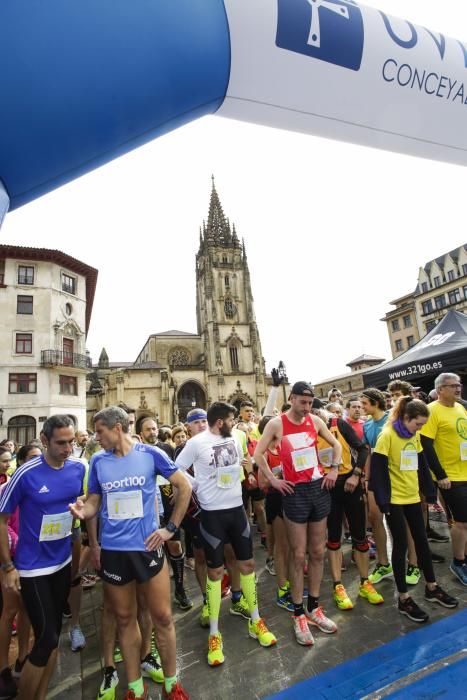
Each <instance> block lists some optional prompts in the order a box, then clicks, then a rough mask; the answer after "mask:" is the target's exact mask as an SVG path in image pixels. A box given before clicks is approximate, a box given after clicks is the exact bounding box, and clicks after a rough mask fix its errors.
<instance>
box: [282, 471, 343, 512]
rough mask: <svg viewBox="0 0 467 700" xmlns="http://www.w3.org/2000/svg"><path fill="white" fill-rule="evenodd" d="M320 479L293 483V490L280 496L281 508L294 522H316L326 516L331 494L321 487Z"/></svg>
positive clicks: (329, 507) (328, 510)
mask: <svg viewBox="0 0 467 700" xmlns="http://www.w3.org/2000/svg"><path fill="white" fill-rule="evenodd" d="M322 483H323V480H322V479H318V480H316V481H308V482H306V483H305V484H295V487H294V492H293V493H288V494H286V495H285V496H283V497H282V509H283V511H284V515H285V516H286V518H287V519H288V520H291V521H292V522H294V523H317V522H319V521H320V520H323V518H327V517H328V515H329V512H330V510H331V496H330V493H329V491H328V490H327V489H323V488H321V486H322Z"/></svg>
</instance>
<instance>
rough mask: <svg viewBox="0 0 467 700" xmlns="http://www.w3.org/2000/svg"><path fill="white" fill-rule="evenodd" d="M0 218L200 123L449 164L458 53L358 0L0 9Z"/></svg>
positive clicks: (454, 156) (93, 1)
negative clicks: (251, 126) (234, 123)
mask: <svg viewBox="0 0 467 700" xmlns="http://www.w3.org/2000/svg"><path fill="white" fill-rule="evenodd" d="M0 27H1V30H0V37H1V41H0V65H1V66H2V73H1V109H0V182H1V183H3V192H2V197H0V201H1V204H0V210H2V211H3V212H5V211H6V210H7V208H8V207H9V208H10V209H14V208H16V207H19V206H21V205H23V204H26V203H27V202H29V201H31V200H32V199H34V198H36V197H39V196H41V195H42V194H44V193H46V192H48V191H50V190H52V189H53V188H55V187H58V186H60V185H61V184H63V183H65V182H68V181H70V180H72V179H73V178H75V177H77V176H79V175H82V174H83V173H86V172H87V171H89V170H91V169H93V168H96V167H98V166H100V165H102V164H103V163H105V162H107V161H109V160H110V159H112V158H116V157H118V156H119V155H121V154H123V153H125V152H127V151H129V150H131V149H133V148H135V147H137V146H139V145H141V144H143V143H145V142H147V141H149V140H151V139H154V138H156V137H157V136H159V135H161V134H163V133H165V132H167V131H168V130H171V129H175V128H177V127H179V126H182V125H183V124H185V123H187V122H189V121H191V120H193V119H196V118H198V117H201V116H203V115H206V114H213V113H215V112H217V113H218V114H220V115H223V116H226V117H231V118H235V119H243V120H248V121H253V122H256V123H258V124H265V125H271V126H276V127H280V128H285V129H292V130H297V131H302V132H308V133H312V134H318V135H321V136H326V137H329V138H335V139H342V140H348V141H352V142H355V143H359V144H365V145H369V146H375V147H379V148H386V149H392V150H396V151H400V152H405V153H410V154H413V155H418V156H423V157H427V158H434V159H440V160H445V161H449V162H453V163H458V164H465V163H466V161H467V133H466V132H467V130H466V127H465V118H464V115H465V113H466V108H467V88H466V83H465V82H464V81H465V79H466V74H467V70H466V66H467V47H466V45H464V44H463V43H462V42H459V41H456V40H453V39H449V38H447V37H445V36H443V35H442V34H438V33H436V32H433V31H431V30H428V29H425V28H423V27H418V26H416V25H413V24H412V23H410V22H406V21H404V20H399V19H397V18H394V17H389V16H387V15H386V14H385V13H383V12H379V11H378V10H376V9H374V8H368V7H365V6H363V5H359V4H357V3H356V2H353V0H66V1H64V0H47V1H46V2H44V0H2V2H1V3H0Z"/></svg>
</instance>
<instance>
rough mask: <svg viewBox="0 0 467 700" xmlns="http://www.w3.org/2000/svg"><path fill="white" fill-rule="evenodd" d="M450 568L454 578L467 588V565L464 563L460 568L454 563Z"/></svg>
mask: <svg viewBox="0 0 467 700" xmlns="http://www.w3.org/2000/svg"><path fill="white" fill-rule="evenodd" d="M449 568H450V570H451V571H452V573H453V574H454V576H457V578H458V579H459V581H460V582H461V583H462V585H463V586H467V564H465V563H464V564H461V565H460V566H459V565H458V564H456V562H455V561H452V562H451V566H450V567H449Z"/></svg>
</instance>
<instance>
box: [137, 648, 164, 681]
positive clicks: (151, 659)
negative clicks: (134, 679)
mask: <svg viewBox="0 0 467 700" xmlns="http://www.w3.org/2000/svg"><path fill="white" fill-rule="evenodd" d="M141 671H142V674H143V676H144V677H145V678H150V679H151V680H152V681H154V683H163V682H164V671H163V670H162V666H161V665H160V663H159V661H158V660H157V659H156V657H155V656H153V655H152V654H148V655H147V656H146V657H145V658H144V659H143V660H142V661H141Z"/></svg>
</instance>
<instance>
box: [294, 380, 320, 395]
mask: <svg viewBox="0 0 467 700" xmlns="http://www.w3.org/2000/svg"><path fill="white" fill-rule="evenodd" d="M290 394H291V395H292V394H295V396H314V395H315V394H314V391H313V389H312V388H311V386H310V385H309V384H308V382H295V384H294V385H293V387H292V389H291V391H290Z"/></svg>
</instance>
